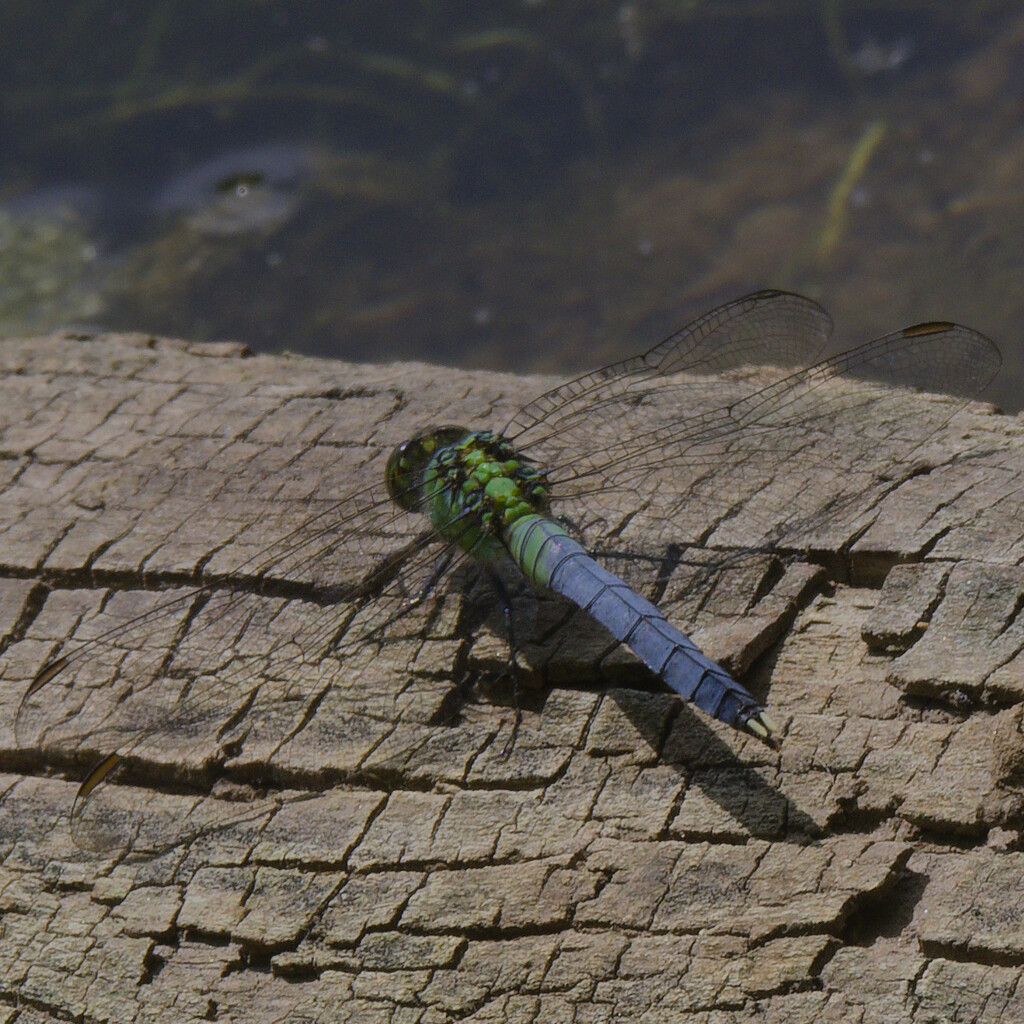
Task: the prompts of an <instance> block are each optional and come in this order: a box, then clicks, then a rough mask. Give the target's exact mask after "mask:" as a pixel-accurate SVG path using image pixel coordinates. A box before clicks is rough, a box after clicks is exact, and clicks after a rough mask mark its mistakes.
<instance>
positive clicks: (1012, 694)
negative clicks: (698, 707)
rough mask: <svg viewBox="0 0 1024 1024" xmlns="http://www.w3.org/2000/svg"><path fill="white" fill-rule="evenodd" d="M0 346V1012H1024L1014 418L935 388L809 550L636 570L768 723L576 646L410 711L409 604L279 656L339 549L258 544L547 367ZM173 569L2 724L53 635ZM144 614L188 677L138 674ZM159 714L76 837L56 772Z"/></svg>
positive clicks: (508, 400) (83, 765) (68, 791)
mask: <svg viewBox="0 0 1024 1024" xmlns="http://www.w3.org/2000/svg"><path fill="white" fill-rule="evenodd" d="M0 371H2V373H3V377H2V379H0V391H2V395H3V401H2V407H0V423H2V431H0V455H2V460H3V461H2V466H0V471H2V473H3V480H4V491H3V495H2V496H0V545H2V546H0V551H2V557H0V563H2V573H3V575H2V581H0V586H2V590H0V618H2V623H3V634H4V647H5V649H4V652H3V656H2V660H0V666H2V676H0V707H2V711H3V715H2V719H0V721H2V726H0V757H2V761H0V770H2V771H3V772H5V773H6V774H4V775H3V776H0V793H2V797H0V851H2V853H3V861H2V864H0V915H2V916H0V940H2V941H0V1006H4V1007H6V1008H7V1016H6V1017H4V1018H3V1019H10V1020H12V1021H13V1020H15V1019H17V1020H19V1021H21V1020H24V1021H30V1020H31V1021H35V1020H40V1021H42V1020H68V1019H82V1020H88V1021H107V1020H109V1021H118V1022H127V1021H135V1020H140V1021H141V1020H174V1021H176V1022H181V1021H191V1020H195V1021H208V1020H224V1021H227V1020H232V1021H246V1022H259V1021H320V1020H331V1021H337V1020H353V1021H360V1022H367V1021H376V1020H380V1021H388V1022H396V1021H406V1020H408V1021H418V1022H430V1021H448V1020H467V1021H468V1020H472V1021H498V1020H501V1021H508V1020H530V1021H558V1022H566V1021H580V1022H582V1021H612V1020H617V1021H618V1020H621V1021H627V1020H648V1019H649V1020H658V1021H660V1022H667V1021H674V1020H678V1021H684V1020H685V1021H688V1022H690V1021H693V1022H697V1021H700V1022H709V1024H710V1022H712V1021H714V1022H716V1024H718V1022H725V1021H729V1022H740V1021H748V1020H749V1021H764V1020H769V1021H774V1020H778V1021H783V1020H784V1021H787V1022H791V1024H799V1022H804V1021H806V1022H812V1021H814V1022H817V1021H821V1020H836V1021H840V1020H842V1021H845V1020H861V1019H863V1020H886V1021H908V1022H910V1021H919V1022H924V1021H937V1020H993V1021H995V1020H1003V1021H1007V1020H1017V1019H1024V986H1022V985H1021V983H1020V982H1021V973H1022V965H1024V923H1022V920H1024V918H1022V909H1021V899H1022V897H1021V895H1020V893H1021V891H1022V890H1024V885H1022V882H1024V850H1022V848H1021V836H1020V829H1021V826H1022V823H1024V725H1022V720H1021V703H1020V701H1021V696H1022V692H1024V654H1022V651H1024V626H1022V624H1021V621H1020V619H1021V615H1020V611H1021V608H1022V606H1024V570H1022V569H1021V568H1020V562H1021V560H1022V557H1024V536H1022V534H1024V531H1022V528H1021V527H1022V515H1021V511H1020V501H1021V494H1022V492H1024V440H1022V432H1021V428H1020V423H1019V420H1015V419H1012V418H1009V417H1004V416H999V415H995V414H994V413H993V411H992V410H991V409H988V408H986V407H983V406H973V407H971V408H969V409H967V410H965V411H963V412H961V413H959V414H958V415H957V416H956V418H955V419H954V420H953V421H951V423H950V424H949V426H948V428H946V429H944V430H943V431H941V432H940V433H939V434H937V435H936V436H935V437H934V438H932V440H931V441H930V442H929V444H928V446H927V453H926V454H927V460H928V461H927V468H928V471H927V472H918V473H916V474H915V475H911V476H907V477H906V478H900V479H896V480H894V481H892V484H891V486H889V487H887V488H884V489H883V491H881V492H879V493H881V494H883V495H884V497H882V498H880V499H877V501H876V503H875V504H873V505H871V506H870V507H867V508H862V509H859V510H858V517H857V519H856V528H855V530H854V532H853V533H849V534H847V535H842V533H841V531H840V530H839V527H838V525H836V524H833V529H832V530H831V531H826V532H825V533H824V534H823V535H822V537H821V538H819V539H818V540H817V541H816V542H815V545H814V546H815V547H816V548H817V550H816V553H815V563H816V564H809V563H806V562H801V561H797V562H795V563H793V564H792V565H790V566H789V567H788V568H787V569H786V570H785V571H784V572H783V571H778V569H777V567H774V568H771V569H764V567H762V568H761V569H758V568H757V565H756V563H746V562H745V563H743V564H742V565H739V564H737V566H735V567H733V570H731V571H730V572H729V574H728V575H727V577H725V578H724V580H723V579H718V580H717V583H718V587H717V589H716V590H713V591H712V592H711V593H710V594H708V593H705V594H703V595H702V597H701V599H700V601H695V600H694V599H693V596H692V595H691V594H688V591H687V588H688V586H689V583H690V582H691V581H692V578H691V577H688V576H687V575H686V574H685V573H683V574H682V575H681V576H680V577H679V578H678V579H676V580H674V581H673V580H670V582H669V585H668V586H667V587H666V588H665V595H664V597H665V600H666V601H667V603H668V607H670V608H673V609H674V615H673V616H672V617H675V618H677V619H678V620H680V621H681V623H682V624H690V625H693V626H694V628H695V634H694V635H695V638H696V639H697V640H698V642H700V643H701V644H702V645H703V646H704V647H705V648H706V649H707V650H708V652H709V653H710V654H712V656H715V657H717V658H719V659H723V660H725V661H726V662H727V663H728V664H730V665H732V666H735V667H736V669H737V670H738V671H743V672H745V676H744V678H745V680H746V682H747V683H748V684H749V685H750V686H751V687H752V688H753V689H754V690H755V691H756V692H757V693H758V694H760V695H762V696H766V697H767V699H768V700H769V702H770V704H771V707H772V713H773V715H774V716H775V717H777V718H779V719H780V720H782V721H783V722H784V723H785V740H784V743H783V744H782V747H781V749H780V750H778V751H772V750H769V749H766V748H765V747H763V746H760V745H759V744H758V743H757V742H756V741H754V740H753V739H745V738H743V737H741V736H740V735H739V734H737V733H734V732H732V731H731V730H729V729H727V728H726V727H724V726H719V725H718V724H717V723H712V722H709V721H708V720H707V719H705V718H703V717H700V716H699V715H698V714H696V713H694V712H692V711H691V710H690V709H688V708H681V707H680V705H679V702H678V701H676V700H675V699H674V698H672V697H671V696H668V695H665V694H662V693H659V692H654V691H653V690H652V688H651V687H650V686H649V685H644V684H643V683H642V684H641V686H640V687H639V688H637V687H635V686H634V685H633V684H634V683H636V681H637V680H638V679H639V680H642V679H643V674H642V673H636V672H635V671H634V670H633V669H632V668H631V666H630V664H629V663H628V659H625V658H614V657H613V658H610V659H607V664H606V665H604V666H603V668H604V682H605V683H610V684H611V685H610V686H599V685H597V684H596V683H595V682H594V681H593V680H589V679H580V678H576V676H575V669H574V666H575V665H576V664H577V660H578V659H580V658H582V654H581V653H580V652H579V651H576V652H574V651H572V650H569V651H562V652H560V653H559V654H558V656H557V657H556V658H554V659H553V660H552V661H551V663H550V664H546V665H545V673H546V681H545V682H543V683H542V684H540V683H539V684H538V685H539V692H538V695H537V696H536V699H533V698H532V697H531V698H530V699H527V700H526V701H525V708H524V710H523V711H522V713H521V715H517V713H516V711H515V710H514V709H512V708H510V707H509V706H507V702H506V704H505V705H503V704H501V703H500V702H491V701H488V700H486V699H482V698H481V699H477V700H475V701H470V702H468V703H464V704H462V705H461V706H460V707H459V708H458V711H459V713H458V714H457V715H456V716H455V717H454V718H452V719H448V718H444V717H443V716H440V715H439V712H440V711H441V710H443V709H445V708H447V707H448V706H449V704H450V698H451V693H452V682H451V680H452V676H453V669H452V665H453V658H455V657H456V655H455V651H456V649H457V639H456V637H455V634H454V633H452V632H450V631H447V627H446V620H442V621H441V622H440V623H439V624H435V626H434V630H433V633H432V634H431V635H432V637H433V639H432V640H431V641H430V642H428V643H425V644H424V643H419V642H418V641H415V640H414V639H410V640H407V641H403V640H397V641H395V642H394V643H393V644H389V645H385V646H384V647H382V648H381V650H380V651H379V652H377V654H376V655H375V656H373V657H368V658H364V659H362V660H360V661H358V662H355V663H349V662H347V661H345V660H344V659H340V660H335V661H333V662H331V661H330V660H328V662H327V663H313V662H312V661H308V660H303V658H302V657H298V656H296V654H295V646H296V643H295V642H293V641H292V640H291V638H292V637H293V636H295V637H297V636H300V635H302V633H303V631H307V632H312V633H314V634H317V635H326V634H325V633H323V632H322V631H323V630H328V629H329V628H331V616H332V615H333V614H335V610H334V609H332V608H331V607H330V606H329V604H324V603H322V602H321V603H319V604H318V603H317V601H316V600H315V598H316V597H317V595H318V593H322V591H318V589H317V588H318V587H321V588H322V587H324V586H328V585H329V580H330V578H331V573H332V571H333V570H335V569H336V568H338V567H337V566H332V565H331V564H330V563H329V559H326V560H325V561H324V564H316V565H308V564H305V565H304V564H302V560H301V557H300V554H299V553H298V552H296V555H295V564H294V566H292V569H291V570H289V569H288V567H285V568H284V569H282V570H281V571H280V573H279V574H278V578H277V582H276V589H273V590H272V591H271V592H266V591H265V592H263V593H260V586H259V585H258V582H257V581H258V578H259V569H260V566H261V565H262V559H261V557H260V556H259V554H258V553H259V552H260V551H261V550H262V549H264V548H265V547H266V546H267V545H273V544H274V543H275V542H280V543H287V541H286V540H285V538H287V537H289V536H290V535H291V534H290V531H291V530H293V529H294V528H295V526H296V525H297V524H299V523H300V522H303V521H305V520H306V519H308V516H309V514H310V511H311V510H314V511H317V510H324V509H329V508H331V505H332V502H333V501H336V500H337V499H339V498H340V497H342V496H343V495H344V494H346V493H349V492H351V490H352V488H353V487H354V486H357V485H358V484H359V483H360V482H367V483H368V482H370V481H372V480H375V479H377V478H378V476H379V473H380V469H381V464H382V463H381V459H382V458H383V457H386V453H387V451H388V450H389V449H390V447H391V445H393V444H394V443H396V442H397V441H399V440H401V439H402V438H404V437H405V436H407V435H408V434H410V433H412V432H413V431H414V430H416V429H418V428H420V427H422V426H423V425H427V424H433V423H438V422H453V421H454V422H466V423H469V424H471V425H477V424H480V425H488V426H493V425H497V424H500V423H502V422H504V421H505V420H506V419H507V418H508V416H509V415H510V414H511V413H512V412H513V410H514V409H515V407H516V406H518V405H519V404H520V403H521V401H522V400H523V399H524V398H525V397H528V396H529V395H531V394H532V393H533V392H534V391H536V390H539V388H540V386H541V385H542V384H546V383H547V382H545V381H541V380H539V379H538V380H532V381H530V380H524V379H522V378H515V377H511V376H500V375H496V374H483V373H479V374H471V373H465V372H459V371H452V370H446V369H445V370H442V369H439V368H434V367H427V366H420V365H396V366H388V367H375V366H349V365H344V364H337V363H328V362H321V361H315V360H309V359H297V358H288V357H255V358H247V357H246V353H245V350H244V349H243V348H242V347H240V346H235V345H212V346H211V345H206V346H203V345H189V344H185V343H182V342H173V341H166V340H157V339H151V338H147V337H142V336H109V337H103V338H98V339H94V340H77V339H75V338H70V337H62V336H54V337H50V338H44V339H34V340H30V341H22V342H16V341H6V342H4V343H2V345H0ZM915 403H916V405H915ZM930 404H931V405H934V399H932V398H929V397H927V396H923V397H921V398H919V399H915V400H913V401H912V402H911V403H910V405H909V406H908V408H907V409H906V415H907V416H908V417H911V416H914V415H924V414H926V413H927V412H928V407H929V405H930ZM665 486H666V487H667V486H671V480H668V481H666V484H665ZM780 486H782V484H780ZM775 497H776V498H778V495H776V496H775ZM325 525H326V527H327V528H329V527H330V525H331V523H330V522H327V523H326V524H325ZM851 529H852V528H851ZM828 545H831V547H829V546H828ZM211 580H212V581H214V582H215V583H216V589H215V590H214V591H213V592H212V594H211V596H210V599H209V601H208V603H207V605H206V606H205V607H204V608H202V609H199V608H195V607H193V605H192V604H191V603H189V602H183V603H182V605H181V608H180V609H179V612H180V614H179V615H178V617H177V618H175V619H174V620H173V621H164V620H160V621H159V622H155V621H154V620H146V621H145V622H144V623H143V624H142V626H141V627H140V628H137V629H135V630H131V631H128V632H127V633H122V634H119V636H118V641H119V644H120V647H121V649H120V650H119V651H110V650H108V649H103V650H100V649H97V652H96V654H95V657H90V658H88V659H86V660H85V662H84V663H83V664H82V665H80V666H77V667H76V670H75V671H74V672H72V673H70V674H69V677H68V678H67V679H64V678H63V676H61V677H59V678H57V679H55V680H54V681H53V682H52V683H51V684H49V685H48V686H47V687H45V688H44V689H43V690H41V691H40V696H43V695H45V701H42V702H40V704H39V706H38V707H36V708H35V709H34V710H33V712H32V714H29V715H23V722H22V724H21V728H20V729H19V735H18V737H17V738H16V737H15V735H14V721H15V716H16V714H17V711H18V706H19V701H20V700H21V697H22V694H23V693H24V692H25V689H26V687H27V686H28V685H29V682H30V680H31V679H32V676H33V674H34V673H35V672H36V671H37V670H38V669H39V667H40V665H41V664H42V663H43V662H44V661H45V660H46V659H47V658H48V657H50V656H51V655H52V653H53V652H54V651H55V650H57V649H58V648H59V646H60V644H61V643H63V642H64V641H65V640H66V639H67V638H68V637H69V636H71V635H72V634H76V635H78V636H79V637H80V638H81V637H87V636H89V635H93V634H95V633H96V632H97V631H98V630H100V629H102V628H105V627H106V626H108V625H110V624H113V623H116V622H118V621H124V620H125V619H126V618H127V617H129V616H130V615H131V614H133V613H139V612H142V611H145V610H146V609H147V608H151V607H153V605H154V603H159V602H161V601H166V599H167V597H168V595H169V594H175V593H181V592H184V591H186V590H187V589H188V588H189V587H190V586H191V585H193V584H195V583H196V582H197V581H211ZM883 581H884V582H883ZM236 594H242V595H243V596H242V597H241V598H238V599H236V598H235V596H234V595H236ZM451 614H452V615H453V616H454V615H456V614H457V610H452V612H451ZM193 634H194V636H195V640H194V646H193V647H191V648H189V647H188V643H191V642H193V641H191V640H189V637H191V636H192V635H193ZM592 640H593V638H592V636H590V635H587V636H585V637H582V638H581V639H580V643H581V645H582V648H586V647H587V646H588V645H590V644H591V643H592ZM101 646H102V645H101ZM497 647H499V648H500V644H498V645H497ZM171 648H175V649H178V650H179V651H182V652H183V653H182V657H183V659H185V660H186V662H187V658H188V657H191V658H192V659H193V660H194V663H195V664H199V665H200V666H201V667H202V669H203V672H202V673H201V674H200V678H199V679H197V680H194V681H192V680H190V681H189V682H188V684H187V685H188V687H189V693H188V694H187V695H184V696H183V695H182V694H181V693H180V692H179V689H180V687H182V685H184V684H183V682H182V677H181V676H178V675H175V674H174V673H165V674H164V675H163V676H162V677H161V678H160V679H159V680H158V681H157V682H154V683H152V684H151V685H150V686H149V687H148V688H147V689H144V690H143V689H140V688H139V687H140V685H141V684H138V683H135V682H133V680H136V679H141V678H148V676H146V674H145V672H143V673H141V674H137V673H136V670H137V669H139V668H141V669H145V670H147V671H149V673H150V675H152V674H153V670H154V669H155V668H157V667H159V665H160V664H161V662H162V660H163V659H164V658H165V657H166V655H167V652H168V651H169V650H170V649H171ZM481 650H482V651H483V652H484V653H483V654H481V657H483V656H484V655H485V654H486V644H483V645H482V647H481ZM478 653H479V652H478ZM496 656H497V657H498V659H499V660H500V658H501V657H503V655H502V653H501V652H500V650H499V651H498V652H497V654H496ZM297 666H298V670H297V669H296V667H297ZM559 666H561V667H559ZM545 673H541V675H544V674H545ZM225 684H229V685H230V686H231V687H233V689H230V690H225ZM541 702H543V706H542V707H539V706H538V705H540V704H541ZM182 708H184V710H182ZM154 726H159V727H161V728H156V729H153V731H152V732H151V733H150V734H148V735H147V736H146V739H145V740H144V742H143V743H142V744H141V745H140V746H138V747H136V748H133V751H132V753H131V756H130V757H128V758H127V759H126V762H125V764H126V767H127V769H128V774H127V776H126V777H125V778H124V779H122V780H118V781H117V782H116V783H114V784H111V785H108V786H106V787H104V789H103V797H102V802H99V800H98V802H97V805H96V806H97V808H98V810H97V813H98V814H100V816H101V817H102V819H103V822H102V823H103V825H104V827H105V828H106V827H110V828H113V829H114V830H115V832H116V831H117V830H121V833H122V834H121V835H115V836H112V837H111V839H112V840H113V842H112V845H111V848H109V849H106V850H102V851H96V850H90V849H83V848H82V847H80V846H76V845H75V843H74V842H73V839H72V835H71V830H70V828H69V825H68V820H67V816H68V812H69V810H70V808H71V805H72V801H73V799H74V793H75V788H76V785H77V782H76V780H77V779H80V778H81V777H82V775H83V773H84V771H85V770H87V769H88V767H89V765H90V763H91V762H92V761H93V760H95V758H97V757H98V756H100V755H102V753H104V752H105V751H106V750H107V749H109V748H112V747H113V746H117V745H119V744H122V743H123V742H124V740H125V739H126V738H127V737H128V736H129V735H130V734H131V733H132V732H133V731H134V730H138V729H140V728H143V729H145V728H152V727H154ZM22 734H24V735H22ZM97 797H99V791H97ZM91 809H92V808H90V810H91ZM78 838H79V839H83V840H85V841H92V840H100V839H105V838H106V837H105V836H101V835H100V834H99V833H98V832H92V831H90V829H89V828H88V827H83V830H82V832H81V833H80V834H79V836H78ZM97 845H99V844H98V843H97Z"/></svg>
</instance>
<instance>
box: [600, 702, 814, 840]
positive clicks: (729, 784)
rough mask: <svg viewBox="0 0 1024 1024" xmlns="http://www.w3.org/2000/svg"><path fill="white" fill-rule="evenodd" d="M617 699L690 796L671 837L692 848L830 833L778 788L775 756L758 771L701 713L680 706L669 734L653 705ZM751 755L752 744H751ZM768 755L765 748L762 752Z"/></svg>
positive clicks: (800, 838)
mask: <svg viewBox="0 0 1024 1024" xmlns="http://www.w3.org/2000/svg"><path fill="white" fill-rule="evenodd" d="M611 696H612V698H613V699H614V700H615V703H616V704H617V705H618V706H619V708H620V709H621V710H622V711H623V713H624V714H625V715H626V717H627V718H628V719H629V720H630V722H631V723H632V724H633V726H634V728H635V729H636V730H637V732H638V733H639V735H640V736H641V737H642V738H643V740H644V741H645V742H646V743H647V744H648V745H649V746H650V747H651V749H652V750H656V751H658V752H659V761H660V763H661V764H666V765H670V766H671V767H673V768H675V769H676V771H678V773H679V774H680V775H681V776H683V778H684V779H685V781H686V792H685V794H684V795H683V799H682V803H681V805H680V808H679V810H678V812H677V814H676V816H675V818H674V820H673V822H672V823H671V826H670V827H671V829H672V831H673V832H678V833H680V834H682V836H683V837H684V838H686V839H689V840H704V839H708V840H713V841H714V840H717V841H722V840H725V841H735V840H737V839H742V838H746V837H747V836H753V837H755V838H758V839H786V840H796V841H802V840H815V839H819V838H821V836H822V835H824V832H825V830H824V829H823V828H822V826H821V825H820V824H819V823H818V822H817V821H815V820H814V818H813V817H811V815H809V814H808V813H806V812H805V811H803V810H801V809H800V808H799V807H798V806H797V805H796V804H794V803H793V802H792V800H790V799H789V798H788V797H787V796H786V795H785V794H784V793H782V792H780V790H779V788H778V780H777V778H774V777H773V776H774V774H775V773H774V771H773V767H772V765H773V761H774V755H769V757H768V758H765V759H763V760H761V766H760V767H758V766H756V765H755V764H753V763H747V760H750V761H752V760H753V759H751V758H750V756H749V753H747V755H746V759H747V760H744V754H743V753H740V752H738V751H737V747H736V744H730V743H727V742H726V741H725V740H723V739H722V738H721V737H720V736H719V735H718V734H717V733H716V731H715V730H714V729H713V728H712V727H711V726H710V725H709V724H707V723H706V722H705V721H704V720H703V718H702V717H701V715H700V713H699V712H696V711H694V710H692V709H691V708H689V707H688V706H686V705H685V704H682V703H681V702H680V703H679V710H678V713H677V714H675V715H674V716H673V717H672V719H671V722H670V725H669V727H668V732H667V734H666V729H665V719H664V717H663V716H662V715H651V713H650V708H649V706H648V705H649V702H647V701H644V702H638V701H637V700H636V699H635V697H636V694H635V691H630V690H618V689H617V690H613V691H611ZM750 746H751V749H753V741H750ZM762 749H764V748H762Z"/></svg>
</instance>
